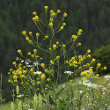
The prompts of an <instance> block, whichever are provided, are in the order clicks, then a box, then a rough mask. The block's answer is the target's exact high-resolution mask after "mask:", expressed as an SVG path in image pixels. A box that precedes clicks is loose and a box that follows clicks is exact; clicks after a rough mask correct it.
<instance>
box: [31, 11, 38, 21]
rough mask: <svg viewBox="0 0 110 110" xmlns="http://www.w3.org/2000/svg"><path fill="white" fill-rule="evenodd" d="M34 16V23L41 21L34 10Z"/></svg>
mask: <svg viewBox="0 0 110 110" xmlns="http://www.w3.org/2000/svg"><path fill="white" fill-rule="evenodd" d="M33 15H34V17H33V18H32V20H33V21H34V23H36V22H39V17H38V16H37V13H36V12H33Z"/></svg>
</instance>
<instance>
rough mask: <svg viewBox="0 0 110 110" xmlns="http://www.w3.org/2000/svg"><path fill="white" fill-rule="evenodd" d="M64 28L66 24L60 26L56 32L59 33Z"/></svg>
mask: <svg viewBox="0 0 110 110" xmlns="http://www.w3.org/2000/svg"><path fill="white" fill-rule="evenodd" d="M65 26H66V23H63V24H62V25H61V26H60V29H59V30H58V32H59V31H62V30H63V29H64V27H65Z"/></svg>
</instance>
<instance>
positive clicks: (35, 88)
mask: <svg viewBox="0 0 110 110" xmlns="http://www.w3.org/2000/svg"><path fill="white" fill-rule="evenodd" d="M44 10H45V21H46V23H43V22H42V19H41V18H40V17H39V14H38V12H35V11H34V12H33V13H32V14H33V17H32V21H33V22H34V24H35V25H36V26H37V28H38V30H39V32H36V33H33V32H32V31H29V32H27V31H25V30H23V31H22V35H23V36H24V38H25V40H26V41H27V42H28V43H29V44H30V45H32V46H33V47H34V48H35V49H33V50H32V51H30V52H28V53H27V56H26V57H25V55H23V52H22V51H21V50H20V49H18V51H17V52H18V54H19V57H17V58H16V60H15V61H13V63H12V64H13V69H10V78H9V82H10V83H12V84H13V85H14V86H16V85H18V86H19V87H20V89H21V90H22V92H23V93H24V94H34V93H37V92H39V91H40V92H44V90H45V89H46V90H47V89H51V88H53V87H55V86H57V85H58V83H62V82H64V81H65V79H67V80H68V79H69V77H70V76H71V77H72V78H73V77H77V76H79V75H80V73H81V71H84V70H85V69H88V68H89V70H90V71H91V74H87V73H85V72H83V73H81V76H85V75H86V76H91V75H94V74H93V73H92V71H93V69H91V68H90V67H91V66H92V64H93V63H94V62H95V59H94V58H91V50H89V49H88V50H87V52H86V53H85V55H81V54H79V55H78V54H77V51H76V48H78V47H79V46H81V45H82V44H81V43H80V42H78V38H79V37H80V36H81V34H82V29H79V30H78V32H77V33H76V34H73V35H72V36H71V37H70V39H69V40H68V42H63V41H62V42H61V41H56V40H55V36H56V34H57V33H58V32H60V31H62V30H64V28H65V26H66V23H65V22H64V20H65V18H66V17H67V13H61V10H57V11H54V10H49V7H48V6H45V7H44ZM48 15H49V16H48ZM58 17H60V18H61V20H60V22H57V21H58V19H57V18H58ZM41 39H42V40H44V41H46V42H47V43H48V44H46V45H44V44H41V43H40V41H41ZM39 51H40V52H39ZM70 52H74V53H73V55H72V56H70V55H69V53H70ZM39 53H41V54H43V55H41V56H40V55H39ZM42 56H43V58H42ZM100 66H101V64H99V63H98V64H97V69H98V68H99V67H100ZM104 69H106V67H104ZM65 73H66V74H65ZM95 74H96V73H95ZM62 76H63V77H64V78H63V80H62ZM84 79H85V78H83V80H84Z"/></svg>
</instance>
